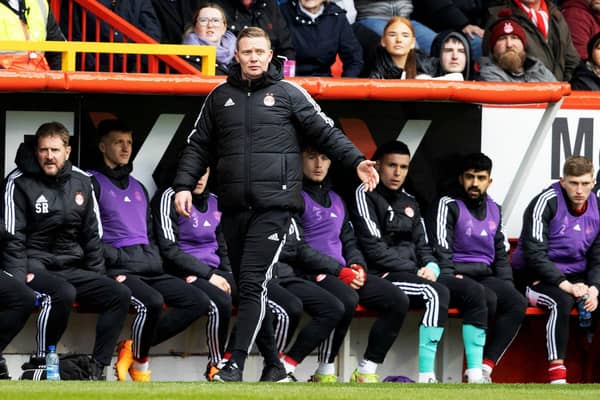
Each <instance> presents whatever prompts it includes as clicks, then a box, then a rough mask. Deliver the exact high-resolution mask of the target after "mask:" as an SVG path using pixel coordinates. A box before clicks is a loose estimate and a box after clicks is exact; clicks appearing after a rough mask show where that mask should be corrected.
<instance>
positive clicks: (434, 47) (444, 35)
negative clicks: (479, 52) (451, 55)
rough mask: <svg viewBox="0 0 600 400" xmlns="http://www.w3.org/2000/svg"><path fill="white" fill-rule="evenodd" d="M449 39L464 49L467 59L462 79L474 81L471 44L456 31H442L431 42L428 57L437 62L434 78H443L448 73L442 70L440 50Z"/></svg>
mask: <svg viewBox="0 0 600 400" xmlns="http://www.w3.org/2000/svg"><path fill="white" fill-rule="evenodd" d="M450 38H455V39H456V40H458V41H460V42H461V43H462V44H463V46H464V47H465V55H466V57H467V62H466V63H465V69H464V70H463V72H462V75H463V78H464V79H465V81H470V80H474V78H473V70H474V69H473V61H474V60H473V51H472V49H471V43H470V42H469V40H468V39H467V37H466V36H465V35H464V34H463V33H462V32H457V31H451V30H447V31H442V32H440V33H438V34H437V35H436V36H435V38H434V39H433V42H432V43H431V50H430V52H429V55H430V56H431V57H435V58H436V59H438V60H439V64H438V66H437V71H436V73H435V75H434V76H443V75H446V74H447V73H448V71H444V70H443V68H442V48H443V46H444V43H446V42H447V41H448V39H450Z"/></svg>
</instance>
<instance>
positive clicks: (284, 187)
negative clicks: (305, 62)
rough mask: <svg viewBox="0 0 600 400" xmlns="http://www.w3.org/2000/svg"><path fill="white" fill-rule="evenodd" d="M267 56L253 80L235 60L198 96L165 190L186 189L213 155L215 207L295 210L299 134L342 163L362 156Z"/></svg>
mask: <svg viewBox="0 0 600 400" xmlns="http://www.w3.org/2000/svg"><path fill="white" fill-rule="evenodd" d="M281 78H282V74H281V64H280V63H279V62H277V61H276V60H275V59H274V61H273V62H271V65H270V67H269V70H268V72H266V73H265V74H263V76H262V77H261V78H259V79H256V80H252V81H246V80H242V79H241V70H240V66H239V64H236V65H234V66H233V67H232V69H231V72H230V74H229V77H228V79H227V83H224V84H221V85H220V86H218V87H217V88H215V89H214V90H213V91H212V92H211V93H210V94H209V95H208V97H207V98H206V100H205V102H204V105H203V106H202V109H201V111H200V115H199V117H198V119H197V122H196V125H195V127H194V130H193V131H192V133H191V134H190V136H189V138H188V146H187V147H186V149H185V151H184V153H183V156H182V158H181V160H180V162H179V168H178V170H177V174H176V176H175V181H174V184H173V187H174V189H175V191H176V192H178V191H181V190H191V189H192V188H194V186H195V185H196V182H197V180H198V178H199V177H200V176H202V175H203V174H204V172H205V171H206V167H207V166H208V165H209V164H211V162H213V161H215V159H216V168H215V170H216V173H217V181H218V196H219V208H220V209H221V210H222V211H225V210H236V209H237V210H240V209H249V208H253V209H266V208H284V209H290V210H301V209H302V207H303V202H302V197H301V195H300V191H301V190H302V155H301V152H300V144H299V142H300V139H301V137H302V139H305V140H308V141H309V142H311V143H316V145H317V146H318V147H319V148H321V149H323V151H324V152H325V153H327V155H328V156H329V157H330V158H331V159H332V160H334V162H340V163H342V165H344V166H345V167H348V168H350V167H352V168H353V169H355V168H356V166H357V165H358V164H359V163H360V162H361V161H362V160H363V159H364V157H363V156H362V154H361V153H360V152H359V151H358V150H357V148H356V147H355V146H354V145H353V144H352V142H350V140H349V139H348V138H347V137H346V136H345V135H344V134H343V132H342V131H340V130H339V129H337V128H335V127H334V126H333V121H332V120H331V119H330V118H328V117H327V116H326V115H325V114H324V113H323V112H322V111H321V109H320V107H319V106H318V105H317V104H316V103H315V101H314V100H313V99H312V98H311V97H310V95H309V94H308V93H306V91H305V90H304V89H302V88H301V87H299V86H297V85H295V84H293V83H291V82H288V81H283V80H281Z"/></svg>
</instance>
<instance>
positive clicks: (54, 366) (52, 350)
mask: <svg viewBox="0 0 600 400" xmlns="http://www.w3.org/2000/svg"><path fill="white" fill-rule="evenodd" d="M58 363H59V359H58V354H56V346H48V353H46V380H49V381H60V370H59V365H58Z"/></svg>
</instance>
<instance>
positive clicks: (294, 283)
mask: <svg viewBox="0 0 600 400" xmlns="http://www.w3.org/2000/svg"><path fill="white" fill-rule="evenodd" d="M268 289H269V302H273V303H275V307H272V310H273V314H274V315H275V316H278V315H279V313H280V312H287V313H288V314H289V318H286V317H284V316H283V317H279V318H276V323H275V338H276V339H277V343H278V344H280V346H279V351H280V352H283V350H284V349H285V347H286V345H287V342H288V341H289V339H291V338H292V336H293V334H294V332H295V330H296V328H297V327H298V323H299V322H300V318H301V317H302V313H303V310H304V311H306V313H307V314H308V315H310V316H311V320H310V322H309V323H308V324H306V326H304V327H303V328H302V330H301V331H300V332H299V333H298V337H297V338H296V341H295V342H294V344H293V345H292V347H291V348H290V349H289V350H288V351H287V353H286V354H287V356H289V357H291V358H292V359H293V360H295V361H297V362H298V363H300V362H302V360H304V358H305V357H306V356H307V355H308V354H310V352H311V351H313V350H314V349H316V348H317V346H318V345H319V344H320V343H321V342H322V341H324V340H325V339H326V338H328V337H329V335H330V334H331V333H332V332H333V330H334V329H335V327H336V326H337V325H338V324H339V322H340V321H341V319H342V317H343V315H344V305H343V304H342V302H341V301H340V300H338V298H337V297H335V296H334V295H333V294H332V293H330V292H329V291H327V290H325V289H323V288H321V287H319V286H318V285H317V284H316V283H314V282H310V281H308V280H306V279H303V278H299V277H290V278H282V279H273V280H271V281H270V282H269V285H268ZM282 292H283V293H282ZM298 306H299V307H298ZM279 307H280V308H279ZM281 344H282V345H283V346H281Z"/></svg>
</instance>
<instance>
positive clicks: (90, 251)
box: [3, 144, 105, 281]
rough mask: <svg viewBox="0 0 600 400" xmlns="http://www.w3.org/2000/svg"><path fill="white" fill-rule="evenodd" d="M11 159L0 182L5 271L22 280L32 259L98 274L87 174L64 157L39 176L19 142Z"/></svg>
mask: <svg viewBox="0 0 600 400" xmlns="http://www.w3.org/2000/svg"><path fill="white" fill-rule="evenodd" d="M15 162H16V164H17V169H15V170H14V171H12V172H11V173H10V174H9V176H8V178H7V180H6V182H5V183H4V196H3V197H4V203H5V204H4V207H3V210H5V216H4V219H5V228H6V239H5V243H4V244H5V247H4V252H3V266H4V268H5V269H6V271H8V272H10V273H11V274H13V275H14V276H15V277H16V278H17V279H20V280H23V281H24V280H25V275H26V274H27V272H28V261H29V260H34V259H35V260H37V261H38V262H35V264H36V265H39V264H42V265H44V266H45V267H46V268H47V269H49V270H69V269H79V268H83V269H87V270H90V271H94V272H98V273H104V272H105V268H104V258H103V257H102V242H101V241H100V234H99V232H98V221H99V218H100V217H99V215H98V214H96V212H95V207H94V200H93V193H92V183H91V181H90V177H89V176H88V175H87V174H86V173H85V172H83V171H81V170H80V169H79V168H77V167H74V166H72V165H71V163H70V161H68V160H67V161H66V162H65V166H64V167H63V169H62V170H60V171H59V173H58V175H57V176H53V177H50V176H47V175H45V174H44V172H43V171H42V169H41V168H40V166H39V164H38V162H37V160H36V159H35V155H34V151H33V148H32V147H31V146H29V145H25V144H21V146H20V147H19V150H18V151H17V156H16V160H15ZM29 264H30V265H31V264H33V263H31V262H29Z"/></svg>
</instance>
